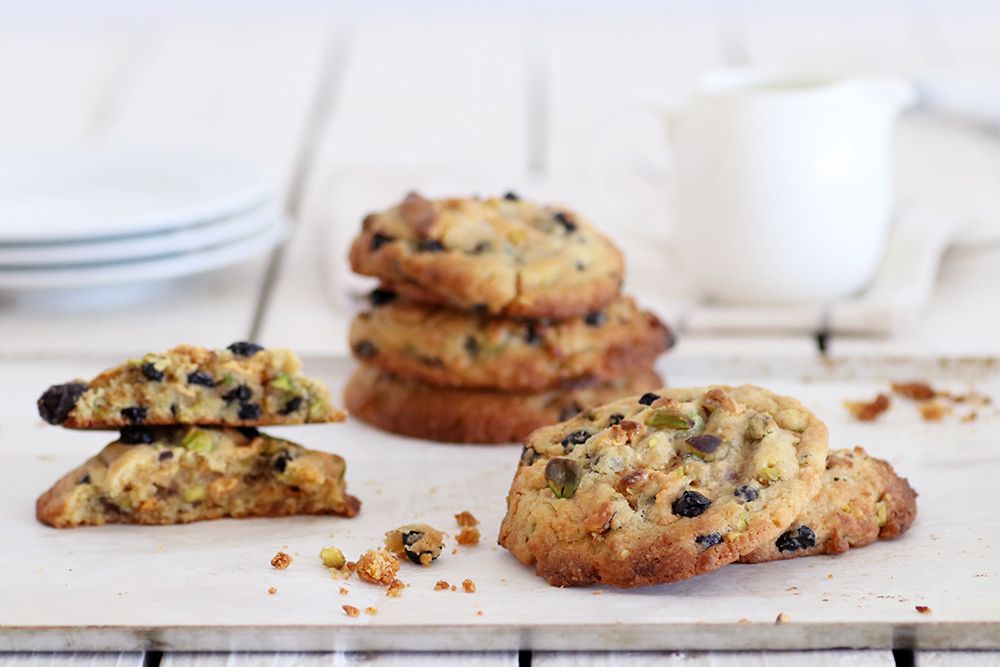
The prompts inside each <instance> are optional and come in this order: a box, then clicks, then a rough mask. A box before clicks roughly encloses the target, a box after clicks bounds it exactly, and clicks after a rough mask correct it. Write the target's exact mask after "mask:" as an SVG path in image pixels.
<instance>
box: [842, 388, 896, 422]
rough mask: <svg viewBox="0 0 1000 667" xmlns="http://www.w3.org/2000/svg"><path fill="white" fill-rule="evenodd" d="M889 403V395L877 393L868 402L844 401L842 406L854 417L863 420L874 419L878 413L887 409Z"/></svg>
mask: <svg viewBox="0 0 1000 667" xmlns="http://www.w3.org/2000/svg"><path fill="white" fill-rule="evenodd" d="M890 405H891V403H890V402H889V397H888V396H886V395H885V394H879V395H878V396H876V397H875V399H874V400H872V401H868V402H865V401H844V407H845V408H847V409H848V410H849V411H850V413H851V414H852V415H854V418H855V419H857V420H858V421H863V422H870V421H874V420H875V419H877V418H878V416H879V415H881V414H882V413H883V412H885V411H886V410H888V409H889V406H890Z"/></svg>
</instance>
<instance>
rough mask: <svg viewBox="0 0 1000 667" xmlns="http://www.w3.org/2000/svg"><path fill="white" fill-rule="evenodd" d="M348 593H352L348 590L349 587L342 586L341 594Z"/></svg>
mask: <svg viewBox="0 0 1000 667" xmlns="http://www.w3.org/2000/svg"><path fill="white" fill-rule="evenodd" d="M348 593H350V591H349V590H347V589H346V588H344V587H343V586H341V587H340V594H341V595H347V594H348Z"/></svg>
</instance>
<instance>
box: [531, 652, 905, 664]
mask: <svg viewBox="0 0 1000 667" xmlns="http://www.w3.org/2000/svg"><path fill="white" fill-rule="evenodd" d="M531 665H532V667H605V666H607V667H660V666H663V667H672V666H674V665H678V666H679V665H683V666H684V667H853V666H855V665H856V666H857V667H862V666H864V667H895V665H896V661H895V660H894V659H893V657H892V651H780V652H775V651H768V652H754V653H748V652H745V651H733V652H727V653H709V652H686V653H661V652H647V653H628V652H618V653H569V652H567V653H547V652H537V653H535V654H534V655H532V656H531Z"/></svg>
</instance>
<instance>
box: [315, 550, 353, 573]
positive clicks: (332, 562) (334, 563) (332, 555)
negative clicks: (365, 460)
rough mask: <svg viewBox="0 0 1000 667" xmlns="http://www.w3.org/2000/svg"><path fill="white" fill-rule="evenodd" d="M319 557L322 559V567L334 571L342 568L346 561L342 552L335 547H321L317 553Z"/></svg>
mask: <svg viewBox="0 0 1000 667" xmlns="http://www.w3.org/2000/svg"><path fill="white" fill-rule="evenodd" d="M319 557H320V558H321V559H322V561H323V566H324V567H329V568H331V569H334V570H339V569H341V568H343V567H344V563H346V562H347V559H346V558H344V552H343V551H341V550H340V549H338V548H337V547H323V549H321V550H320V552H319Z"/></svg>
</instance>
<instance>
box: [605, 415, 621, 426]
mask: <svg viewBox="0 0 1000 667" xmlns="http://www.w3.org/2000/svg"><path fill="white" fill-rule="evenodd" d="M623 419H625V415H623V414H619V413H617V412H616V413H615V414H613V415H611V416H610V417H608V426H614V425H615V424H621V423H622V420H623Z"/></svg>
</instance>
